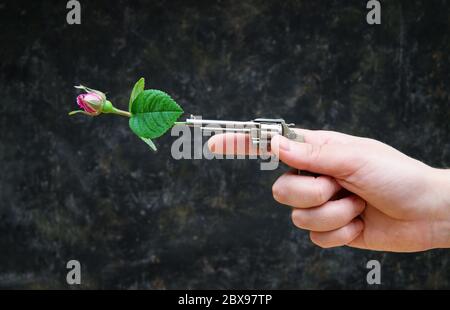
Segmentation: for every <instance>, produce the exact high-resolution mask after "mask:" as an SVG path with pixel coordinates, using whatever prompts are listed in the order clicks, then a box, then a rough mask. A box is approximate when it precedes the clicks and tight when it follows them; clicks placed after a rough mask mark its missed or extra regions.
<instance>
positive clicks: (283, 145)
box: [278, 136, 291, 151]
mask: <svg viewBox="0 0 450 310" xmlns="http://www.w3.org/2000/svg"><path fill="white" fill-rule="evenodd" d="M278 141H280V149H282V150H283V151H289V150H290V148H291V147H290V144H291V141H289V140H288V139H287V138H285V137H283V136H280V139H278Z"/></svg>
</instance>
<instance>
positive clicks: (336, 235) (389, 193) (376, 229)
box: [208, 129, 450, 252]
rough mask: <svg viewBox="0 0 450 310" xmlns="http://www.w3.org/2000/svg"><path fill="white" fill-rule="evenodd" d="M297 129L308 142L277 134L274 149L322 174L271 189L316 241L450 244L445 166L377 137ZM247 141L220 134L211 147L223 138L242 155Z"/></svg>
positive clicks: (288, 179)
mask: <svg viewBox="0 0 450 310" xmlns="http://www.w3.org/2000/svg"><path fill="white" fill-rule="evenodd" d="M296 130H297V132H298V133H300V134H302V135H303V136H304V138H305V143H298V142H293V141H291V140H288V139H286V138H285V137H283V136H276V137H274V138H272V142H271V152H272V153H273V154H277V156H279V158H280V160H281V161H283V162H284V163H286V164H287V165H289V166H291V167H293V168H296V169H300V170H306V171H310V172H314V173H318V174H320V176H318V177H313V176H305V175H298V174H297V173H295V172H288V173H285V174H283V175H282V176H281V177H280V178H279V179H278V180H277V181H276V182H275V183H274V185H273V188H272V191H273V196H274V198H275V200H277V201H278V202H280V203H282V204H285V205H288V206H291V207H292V208H293V211H292V221H293V222H294V224H295V225H296V226H297V227H299V228H302V229H306V230H309V231H310V237H311V240H312V241H313V242H314V243H315V244H317V245H319V246H321V247H324V248H329V247H336V246H343V245H347V246H351V247H356V248H363V249H371V250H380V251H394V252H415V251H423V250H428V249H432V248H447V247H450V170H442V169H435V168H432V167H430V166H428V165H426V164H424V163H422V162H420V161H417V160H415V159H413V158H411V157H408V156H406V155H405V154H403V153H401V152H399V151H397V150H396V149H394V148H392V147H390V146H388V145H386V144H384V143H381V142H379V141H376V140H372V139H368V138H361V137H355V136H350V135H346V134H342V133H338V132H332V131H313V130H300V129H296ZM248 140H249V139H248V137H247V136H245V135H242V134H220V135H215V136H213V137H211V138H210V140H209V141H208V146H209V148H210V150H211V151H212V152H222V153H226V145H229V144H228V143H234V144H235V145H236V144H238V143H245V144H246V146H247V147H246V153H254V152H256V150H255V149H254V148H253V147H252V146H251V145H249V141H248ZM218 146H219V147H218ZM231 149H233V150H237V149H239V148H236V147H234V148H231ZM342 196H343V197H342Z"/></svg>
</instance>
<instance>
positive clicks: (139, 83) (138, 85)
mask: <svg viewBox="0 0 450 310" xmlns="http://www.w3.org/2000/svg"><path fill="white" fill-rule="evenodd" d="M144 87H145V79H144V78H140V79H139V81H137V82H136V84H134V87H133V90H132V91H131V95H130V103H129V104H128V107H129V108H128V110H129V111H130V112H131V107H132V106H133V101H134V100H135V99H136V97H137V96H139V94H140V93H142V92H143V91H144Z"/></svg>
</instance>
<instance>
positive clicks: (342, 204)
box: [292, 195, 366, 232]
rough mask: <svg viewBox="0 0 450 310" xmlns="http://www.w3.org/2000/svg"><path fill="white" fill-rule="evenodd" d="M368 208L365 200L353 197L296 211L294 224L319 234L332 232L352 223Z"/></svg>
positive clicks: (294, 211) (293, 212)
mask: <svg viewBox="0 0 450 310" xmlns="http://www.w3.org/2000/svg"><path fill="white" fill-rule="evenodd" d="M365 207H366V203H365V201H364V200H363V199H361V198H359V197H358V196H356V195H351V196H348V197H345V198H343V199H339V200H333V201H329V202H327V203H325V204H323V205H322V206H320V207H316V208H310V209H294V210H293V211H292V222H293V223H294V225H295V226H297V227H298V228H301V229H307V230H312V231H317V232H324V231H332V230H336V229H338V228H340V227H343V226H345V225H347V224H348V223H350V222H351V221H352V220H353V219H354V218H355V217H357V216H358V215H360V214H361V213H362V212H363V211H364V209H365Z"/></svg>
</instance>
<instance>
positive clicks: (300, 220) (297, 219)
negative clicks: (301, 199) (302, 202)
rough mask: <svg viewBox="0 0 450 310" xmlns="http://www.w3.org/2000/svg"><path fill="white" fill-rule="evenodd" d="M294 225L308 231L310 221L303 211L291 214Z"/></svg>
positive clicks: (295, 211)
mask: <svg viewBox="0 0 450 310" xmlns="http://www.w3.org/2000/svg"><path fill="white" fill-rule="evenodd" d="M291 219H292V223H294V225H295V226H297V227H298V228H301V229H306V228H307V227H308V220H307V219H306V217H305V216H304V214H303V213H302V211H301V210H294V211H292V214H291Z"/></svg>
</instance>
